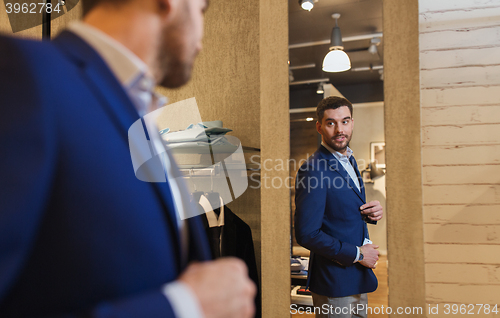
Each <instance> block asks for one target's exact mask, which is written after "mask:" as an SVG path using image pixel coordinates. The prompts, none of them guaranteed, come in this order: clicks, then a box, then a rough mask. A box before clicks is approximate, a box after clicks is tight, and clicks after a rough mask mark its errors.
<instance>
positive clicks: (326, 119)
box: [316, 106, 354, 154]
mask: <svg viewBox="0 0 500 318" xmlns="http://www.w3.org/2000/svg"><path fill="white" fill-rule="evenodd" d="M353 128H354V119H352V117H351V112H350V111H349V108H348V107H347V106H342V107H339V108H337V109H327V110H325V113H324V115H323V119H322V120H321V123H319V122H316V130H317V131H318V132H319V133H320V134H321V136H322V139H323V142H324V143H326V144H327V145H328V146H330V147H331V148H332V149H333V150H335V151H338V152H340V153H342V154H345V151H346V150H347V145H348V144H349V141H351V138H352V131H353Z"/></svg>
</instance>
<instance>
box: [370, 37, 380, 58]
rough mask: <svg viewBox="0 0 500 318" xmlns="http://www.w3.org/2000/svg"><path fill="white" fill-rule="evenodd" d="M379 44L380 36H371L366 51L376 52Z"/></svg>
mask: <svg viewBox="0 0 500 318" xmlns="http://www.w3.org/2000/svg"><path fill="white" fill-rule="evenodd" d="M379 44H380V38H373V39H371V41H370V47H369V48H368V52H370V53H371V54H373V55H375V54H378V48H377V46H378V45H379Z"/></svg>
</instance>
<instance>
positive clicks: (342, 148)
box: [325, 134, 352, 153]
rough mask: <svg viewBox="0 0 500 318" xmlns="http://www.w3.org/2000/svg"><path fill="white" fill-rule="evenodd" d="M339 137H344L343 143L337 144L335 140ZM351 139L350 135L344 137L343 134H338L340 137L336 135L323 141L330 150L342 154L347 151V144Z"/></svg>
mask: <svg viewBox="0 0 500 318" xmlns="http://www.w3.org/2000/svg"><path fill="white" fill-rule="evenodd" d="M341 136H343V137H345V139H344V141H342V142H337V141H336V140H335V138H337V137H341ZM351 138H352V134H351V135H350V136H349V135H345V134H340V135H336V136H334V137H333V138H331V139H329V140H325V141H326V144H327V145H328V146H330V148H332V149H333V150H335V151H337V152H340V153H343V152H344V151H345V150H346V149H347V147H348V146H349V142H350V141H351Z"/></svg>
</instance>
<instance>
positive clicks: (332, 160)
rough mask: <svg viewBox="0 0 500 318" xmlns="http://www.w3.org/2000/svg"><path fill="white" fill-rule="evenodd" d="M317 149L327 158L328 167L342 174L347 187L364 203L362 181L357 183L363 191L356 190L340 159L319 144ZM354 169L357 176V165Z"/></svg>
mask: <svg viewBox="0 0 500 318" xmlns="http://www.w3.org/2000/svg"><path fill="white" fill-rule="evenodd" d="M319 150H320V153H321V154H322V156H323V158H324V159H326V160H327V162H328V164H329V165H330V167H332V169H333V170H335V171H336V172H337V173H338V174H340V175H341V176H342V178H344V180H345V181H346V182H347V184H348V185H349V187H350V188H351V189H352V190H353V191H354V193H356V195H357V196H358V197H359V198H360V199H361V201H363V203H365V201H366V200H365V196H364V189H363V187H361V185H362V183H361V182H360V184H359V185H360V188H361V191H363V193H362V192H360V191H359V190H358V188H357V187H356V185H355V184H354V181H353V180H352V179H351V176H349V173H347V171H346V170H345V169H344V167H343V166H342V163H340V161H339V160H338V159H337V158H336V157H335V156H334V155H333V154H332V153H331V152H330V151H329V150H328V149H326V148H325V147H323V146H320V149H319ZM354 170H355V171H356V173H357V175H358V176H359V172H358V169H357V166H355V169H354ZM358 180H359V177H358Z"/></svg>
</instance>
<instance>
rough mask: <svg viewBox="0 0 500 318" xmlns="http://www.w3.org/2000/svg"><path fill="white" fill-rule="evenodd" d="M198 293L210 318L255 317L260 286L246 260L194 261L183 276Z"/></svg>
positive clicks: (202, 305) (206, 315)
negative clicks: (250, 273) (256, 295)
mask: <svg viewBox="0 0 500 318" xmlns="http://www.w3.org/2000/svg"><path fill="white" fill-rule="evenodd" d="M179 281H181V282H183V283H185V284H187V285H188V286H189V287H190V288H191V289H192V290H193V292H194V293H195V294H196V297H197V298H198V301H199V302H200V304H201V307H202V310H203V313H204V314H205V317H206V318H212V317H217V318H224V317H242V318H247V317H253V315H254V312H255V306H254V297H255V293H256V292H257V289H256V287H255V284H254V283H253V282H252V281H251V280H250V279H249V278H248V270H247V267H246V265H245V263H244V262H242V261H241V260H239V259H237V258H232V257H231V258H229V257H227V258H220V259H218V260H215V261H211V262H204V263H194V264H191V265H189V266H188V268H187V269H186V270H185V271H184V272H183V273H182V275H181V276H180V277H179Z"/></svg>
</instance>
